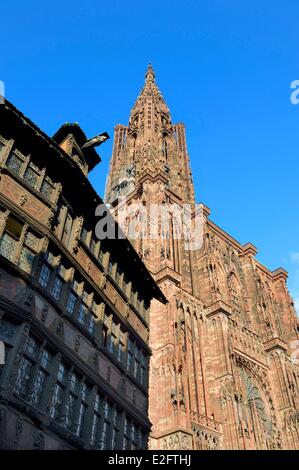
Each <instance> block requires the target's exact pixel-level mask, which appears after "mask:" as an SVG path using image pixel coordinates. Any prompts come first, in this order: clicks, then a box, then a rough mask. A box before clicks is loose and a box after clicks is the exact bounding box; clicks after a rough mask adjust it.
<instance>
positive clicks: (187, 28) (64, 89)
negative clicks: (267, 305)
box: [0, 0, 299, 301]
mask: <svg viewBox="0 0 299 470" xmlns="http://www.w3.org/2000/svg"><path fill="white" fill-rule="evenodd" d="M298 21H299V2H298V0H289V1H288V2H283V1H280V0H275V1H273V0H272V1H270V0H263V1H260V0H251V1H240V0H193V1H188V0H184V1H178V0H164V1H163V2H162V1H161V0H160V1H158V0H148V1H146V2H145V1H136V0H126V1H119V0H110V1H107V2H104V1H96V0H93V1H91V0H84V1H78V0H73V1H68V0H63V1H59V2H58V1H56V0H52V1H51V2H40V1H34V0H27V1H26V2H24V1H12V2H2V5H1V27H0V39H1V60H0V80H2V81H4V82H5V85H6V96H7V98H8V99H9V100H10V101H12V102H13V103H14V104H15V105H16V106H17V107H18V108H19V109H20V110H21V111H23V112H24V113H25V114H26V115H27V116H28V117H30V118H31V119H32V120H33V121H34V122H35V123H36V124H38V125H39V126H40V127H41V128H42V129H43V130H44V131H45V132H47V133H48V134H50V135H52V134H53V133H54V131H55V130H56V129H57V128H58V127H59V126H60V125H61V124H62V123H63V122H65V121H77V122H79V123H80V125H81V126H82V127H83V129H84V130H85V131H86V133H87V134H88V136H93V135H94V134H96V133H98V132H102V131H104V130H107V131H108V132H109V133H110V134H111V136H112V135H113V128H114V125H115V124H117V123H124V124H126V123H127V120H128V115H129V110H130V108H131V106H132V104H133V102H134V100H135V98H136V96H137V94H138V92H139V90H140V88H141V87H142V84H143V76H144V71H145V68H146V66H147V63H148V62H149V61H151V62H152V63H153V66H154V68H155V71H156V75H157V81H158V84H159V86H160V88H161V90H162V92H163V94H164V97H165V99H166V101H167V103H168V105H169V107H170V109H171V112H172V117H173V121H183V122H185V124H186V127H187V140H188V147H189V153H190V158H191V165H192V169H193V174H194V182H195V188H196V197H197V200H198V201H202V202H204V203H205V204H207V205H208V206H209V207H210V208H211V209H212V215H211V218H212V219H213V220H214V221H215V222H216V223H218V224H220V225H221V227H222V228H224V229H225V230H227V231H229V233H231V234H232V235H233V236H234V237H235V238H237V239H238V240H239V241H240V242H242V243H245V242H248V241H251V242H252V243H254V244H255V245H256V246H257V247H258V249H259V253H258V258H259V260H260V261H261V262H263V263H265V264H266V265H268V266H269V267H270V269H275V268H276V267H278V266H280V265H283V266H285V267H286V269H288V270H289V273H290V279H289V287H290V289H291V291H292V293H293V294H294V296H295V297H297V298H298V301H299V255H298V256H296V254H298V253H299V240H298V229H299V216H298V214H299V198H298V170H299V163H298V154H299V144H298V143H299V139H298V136H299V105H297V106H294V105H292V104H291V102H290V92H291V90H290V83H291V81H293V80H295V79H299V59H298V45H299V28H298ZM111 147H112V140H111V141H110V142H109V143H106V144H104V145H103V146H102V147H101V148H100V150H101V151H100V153H101V156H102V159H103V163H102V164H101V165H100V166H99V167H98V168H97V169H95V170H94V171H93V173H92V175H91V181H92V183H93V184H94V186H95V187H96V189H97V190H98V192H99V193H100V194H103V191H104V182H105V177H106V174H107V171H108V163H109V158H110V155H111Z"/></svg>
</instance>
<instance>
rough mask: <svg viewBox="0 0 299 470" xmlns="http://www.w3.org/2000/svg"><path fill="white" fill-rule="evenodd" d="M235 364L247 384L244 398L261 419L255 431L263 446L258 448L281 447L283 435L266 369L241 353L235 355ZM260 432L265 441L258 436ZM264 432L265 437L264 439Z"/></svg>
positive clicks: (244, 383) (242, 380) (258, 443)
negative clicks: (281, 435) (278, 423)
mask: <svg viewBox="0 0 299 470" xmlns="http://www.w3.org/2000/svg"><path fill="white" fill-rule="evenodd" d="M235 364H236V366H237V370H236V372H237V374H238V376H239V378H240V379H241V382H243V385H245V390H246V394H247V395H246V396H245V397H243V399H244V400H247V402H246V403H248V404H250V406H251V407H252V409H253V410H254V412H255V414H256V417H257V418H258V420H257V421H259V427H260V429H258V430H257V431H255V439H257V440H256V444H257V446H261V447H258V448H265V449H266V448H267V449H270V448H275V449H277V448H280V447H281V437H280V432H279V430H278V428H277V418H276V413H275V409H274V405H273V399H272V396H271V392H270V384H269V380H268V378H267V372H266V370H264V369H263V368H262V367H260V366H258V365H257V364H255V363H253V362H251V361H250V360H248V359H246V358H244V357H243V356H241V355H237V356H235ZM242 375H243V377H242ZM243 389H244V387H243ZM250 402H251V403H250ZM253 429H254V428H253ZM258 433H259V434H260V436H259V438H260V439H262V440H263V442H260V441H259V439H258V438H256V434H258ZM263 434H264V435H265V439H263Z"/></svg>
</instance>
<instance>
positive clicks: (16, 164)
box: [6, 152, 25, 175]
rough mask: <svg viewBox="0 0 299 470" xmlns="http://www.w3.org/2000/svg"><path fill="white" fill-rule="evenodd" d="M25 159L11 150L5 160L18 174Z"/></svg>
mask: <svg viewBox="0 0 299 470" xmlns="http://www.w3.org/2000/svg"><path fill="white" fill-rule="evenodd" d="M24 162H25V159H24V158H21V157H20V156H19V155H17V154H16V153H14V152H12V153H11V154H10V155H9V157H8V159H7V161H6V166H7V167H8V168H9V169H10V170H11V171H12V172H13V173H15V174H16V175H19V174H20V172H21V169H22V166H23V165H24Z"/></svg>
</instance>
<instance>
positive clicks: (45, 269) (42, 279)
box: [39, 264, 51, 287]
mask: <svg viewBox="0 0 299 470" xmlns="http://www.w3.org/2000/svg"><path fill="white" fill-rule="evenodd" d="M50 274H51V270H50V268H49V266H48V265H47V264H43V266H42V269H41V272H40V276H39V283H40V285H41V286H43V287H47V285H48V282H49V279H50Z"/></svg>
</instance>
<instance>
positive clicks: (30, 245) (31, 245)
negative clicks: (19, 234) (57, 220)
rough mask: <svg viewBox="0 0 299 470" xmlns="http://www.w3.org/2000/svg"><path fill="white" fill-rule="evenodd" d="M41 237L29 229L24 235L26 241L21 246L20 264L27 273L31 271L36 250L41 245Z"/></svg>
mask: <svg viewBox="0 0 299 470" xmlns="http://www.w3.org/2000/svg"><path fill="white" fill-rule="evenodd" d="M39 242H40V238H39V237H37V236H36V235H34V234H33V233H32V232H30V231H27V232H26V233H25V237H24V243H23V246H22V248H21V254H20V259H19V266H20V268H21V269H23V270H24V271H26V272H27V273H31V271H32V268H33V263H34V260H35V256H36V252H37V250H38V247H39Z"/></svg>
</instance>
